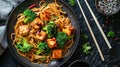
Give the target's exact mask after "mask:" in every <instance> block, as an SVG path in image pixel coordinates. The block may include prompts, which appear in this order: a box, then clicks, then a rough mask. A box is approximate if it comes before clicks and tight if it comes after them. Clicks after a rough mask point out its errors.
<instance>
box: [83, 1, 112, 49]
mask: <svg viewBox="0 0 120 67" xmlns="http://www.w3.org/2000/svg"><path fill="white" fill-rule="evenodd" d="M85 3H86V5H87V7H88V9H89V11H90V13H91V15H92V17H93V19H94V20H95V23H96V25H97V26H98V29H99V30H100V32H101V34H102V36H103V38H104V40H105V42H106V44H107V46H108V47H109V49H111V48H112V47H111V45H110V42H109V41H108V39H107V37H106V36H105V33H104V32H103V30H102V27H101V26H100V24H99V22H98V20H97V18H96V16H95V14H94V13H93V11H92V9H91V8H90V5H89V4H88V2H87V0H85Z"/></svg>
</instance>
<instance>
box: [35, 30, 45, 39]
mask: <svg viewBox="0 0 120 67" xmlns="http://www.w3.org/2000/svg"><path fill="white" fill-rule="evenodd" d="M46 35H47V34H46V32H44V31H41V32H40V33H38V34H37V35H36V38H37V39H39V40H41V41H42V40H44V39H45V37H46Z"/></svg>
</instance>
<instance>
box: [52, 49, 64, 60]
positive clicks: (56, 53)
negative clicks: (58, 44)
mask: <svg viewBox="0 0 120 67" xmlns="http://www.w3.org/2000/svg"><path fill="white" fill-rule="evenodd" d="M52 58H54V59H59V58H62V49H54V50H53V52H52Z"/></svg>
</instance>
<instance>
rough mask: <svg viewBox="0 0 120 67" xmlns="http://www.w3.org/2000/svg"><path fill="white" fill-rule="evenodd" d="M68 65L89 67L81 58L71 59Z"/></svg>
mask: <svg viewBox="0 0 120 67" xmlns="http://www.w3.org/2000/svg"><path fill="white" fill-rule="evenodd" d="M69 67H91V66H90V64H89V63H88V62H86V61H83V60H75V61H73V62H72V63H71V64H70V65H69Z"/></svg>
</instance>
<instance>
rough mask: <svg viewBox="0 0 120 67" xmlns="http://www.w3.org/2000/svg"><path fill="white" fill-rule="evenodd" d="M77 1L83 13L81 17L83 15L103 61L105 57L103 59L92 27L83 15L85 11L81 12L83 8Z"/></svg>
mask: <svg viewBox="0 0 120 67" xmlns="http://www.w3.org/2000/svg"><path fill="white" fill-rule="evenodd" d="M77 3H78V5H79V8H80V10H81V12H82V14H83V17H84V19H85V22H86V24H87V26H88V29H89V31H90V34H91V36H92V38H93V40H94V42H95V45H96V47H97V49H98V52H99V54H100V57H101V59H102V61H104V60H105V59H104V57H103V54H102V52H101V50H100V47H99V45H98V42H97V40H96V38H95V35H94V34H93V31H92V29H91V27H90V24H89V22H88V20H87V18H86V15H85V13H84V12H83V9H82V7H81V4H80V2H79V1H78V0H77Z"/></svg>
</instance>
